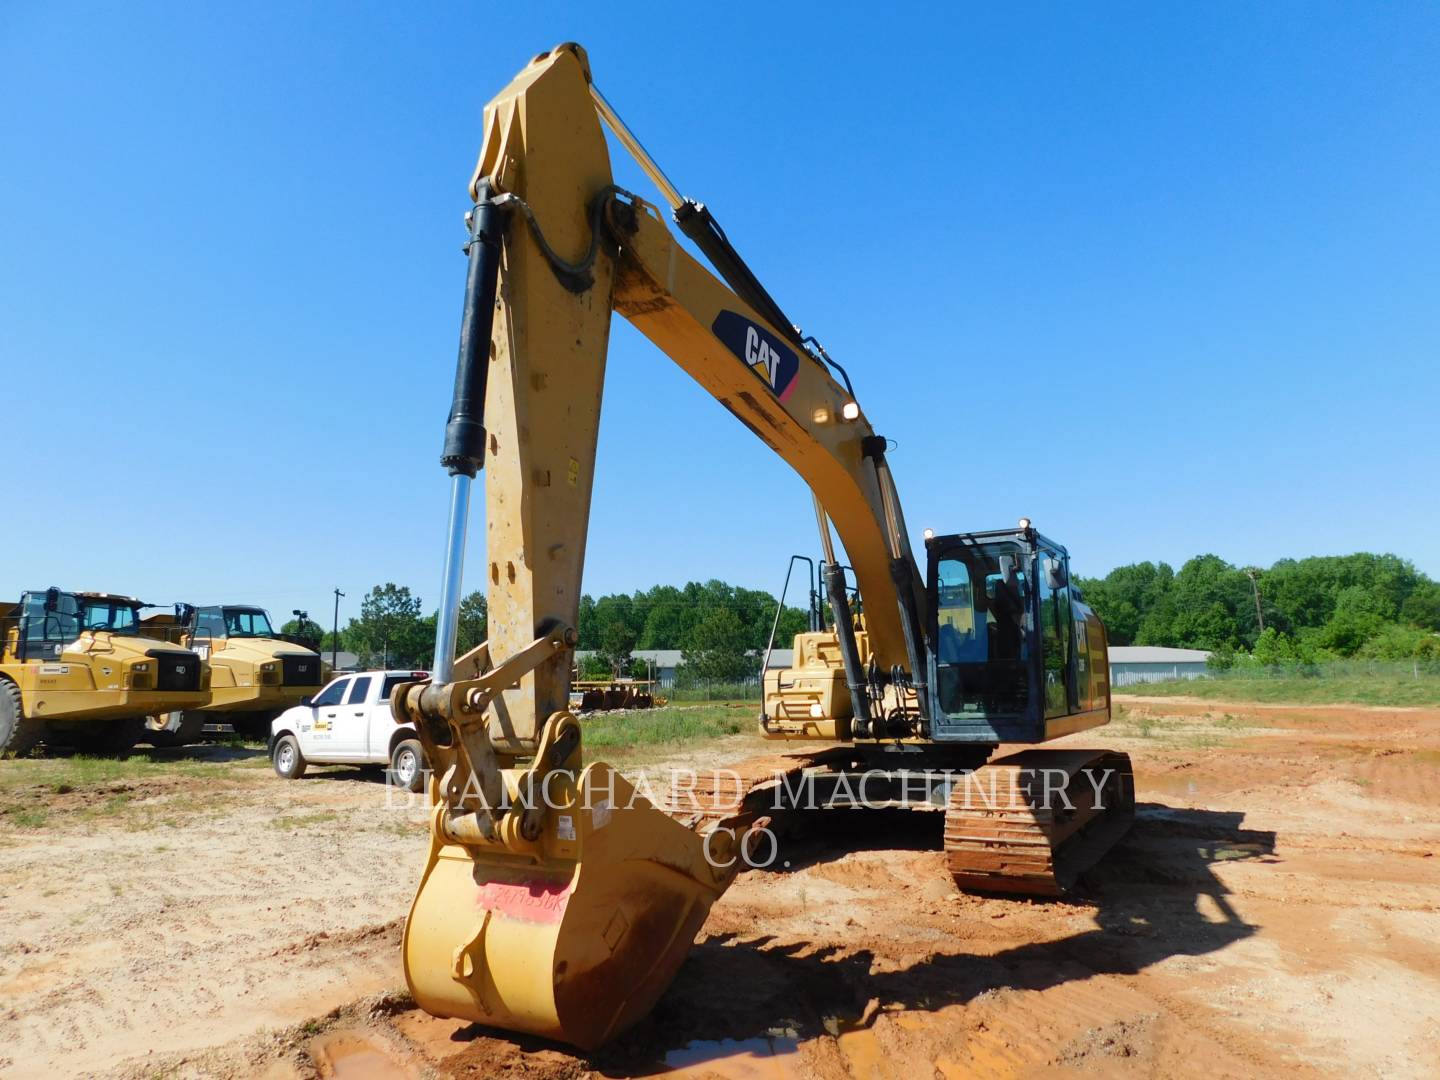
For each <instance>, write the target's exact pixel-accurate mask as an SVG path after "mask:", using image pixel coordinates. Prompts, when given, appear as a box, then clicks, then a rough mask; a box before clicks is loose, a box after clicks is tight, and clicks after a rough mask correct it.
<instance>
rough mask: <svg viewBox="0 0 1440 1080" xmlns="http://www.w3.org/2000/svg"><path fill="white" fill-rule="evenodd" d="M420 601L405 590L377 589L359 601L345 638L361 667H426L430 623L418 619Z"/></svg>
mask: <svg viewBox="0 0 1440 1080" xmlns="http://www.w3.org/2000/svg"><path fill="white" fill-rule="evenodd" d="M420 608H421V605H420V598H419V597H418V596H411V595H410V590H409V588H407V587H406V586H403V585H396V584H395V583H393V582H386V583H385V584H384V585H376V586H375V587H374V588H373V589H371V590H370V592H369V593H368V594H366V596H365V598H364V599H363V600H361V601H360V617H359V618H358V619H352V620H351V621H350V625H349V626H348V627H347V628H346V637H347V640H348V642H349V644H350V647H351V649H353V650H354V651H355V652H356V653H357V654H358V655H359V657H360V663H361V665H362V666H364V667H380V666H382V665H387V664H388V665H390V666H392V667H415V666H418V665H420V664H429V663H430V659H431V653H432V652H433V651H434V645H435V636H434V634H435V628H434V622H433V620H432V619H426V618H423V617H422V616H421V615H420Z"/></svg>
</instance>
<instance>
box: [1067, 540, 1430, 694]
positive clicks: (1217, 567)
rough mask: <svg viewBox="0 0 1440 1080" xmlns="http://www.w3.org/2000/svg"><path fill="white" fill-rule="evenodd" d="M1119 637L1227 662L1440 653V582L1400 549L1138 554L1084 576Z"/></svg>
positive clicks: (1114, 639) (1087, 590)
mask: <svg viewBox="0 0 1440 1080" xmlns="http://www.w3.org/2000/svg"><path fill="white" fill-rule="evenodd" d="M1076 584H1077V585H1079V586H1080V588H1081V589H1082V591H1083V592H1084V595H1085V599H1086V601H1087V602H1089V603H1090V604H1091V605H1092V606H1093V607H1094V608H1095V610H1096V611H1097V612H1098V613H1099V614H1100V617H1101V618H1102V619H1104V620H1105V625H1106V627H1107V628H1108V630H1109V633H1110V642H1111V644H1113V645H1169V646H1176V647H1181V648H1194V649H1209V650H1212V651H1214V652H1215V653H1216V654H1217V657H1216V662H1217V664H1218V665H1220V666H1223V665H1225V664H1226V663H1227V662H1229V660H1230V658H1232V657H1235V656H1237V655H1241V654H1244V655H1246V656H1249V657H1251V658H1253V660H1254V661H1255V662H1258V663H1262V664H1281V663H1287V662H1300V663H1318V662H1321V661H1323V660H1326V659H1329V658H1339V657H1362V658H1373V659H1381V660H1401V659H1410V658H1412V657H1413V658H1428V659H1434V658H1440V637H1437V636H1436V632H1437V631H1440V584H1437V583H1436V582H1434V581H1432V580H1431V579H1430V578H1429V577H1427V576H1426V575H1425V574H1422V573H1420V572H1419V571H1418V570H1416V569H1415V566H1414V564H1412V563H1411V562H1410V561H1409V560H1406V559H1402V558H1400V557H1399V556H1397V555H1373V554H1370V553H1369V552H1358V553H1356V554H1354V555H1327V556H1313V557H1311V558H1307V559H1281V560H1280V561H1279V562H1277V563H1275V564H1274V565H1273V566H1271V567H1269V568H1268V569H1261V568H1259V567H1253V566H1252V567H1237V566H1232V565H1231V564H1230V563H1228V562H1226V561H1225V560H1224V559H1222V558H1220V557H1219V556H1217V555H1199V556H1197V557H1195V558H1193V559H1190V560H1189V561H1188V562H1186V563H1185V564H1184V565H1183V566H1181V567H1180V569H1179V571H1178V572H1177V571H1175V570H1173V569H1172V568H1171V567H1170V566H1169V565H1167V564H1166V563H1163V562H1162V563H1152V562H1143V563H1134V564H1132V565H1129V566H1121V567H1117V568H1116V569H1114V570H1112V571H1110V573H1109V574H1107V575H1105V577H1103V578H1078V577H1077V579H1076Z"/></svg>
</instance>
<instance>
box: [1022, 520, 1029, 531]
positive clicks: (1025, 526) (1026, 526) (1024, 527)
mask: <svg viewBox="0 0 1440 1080" xmlns="http://www.w3.org/2000/svg"><path fill="white" fill-rule="evenodd" d="M1029 528H1030V519H1029V518H1021V519H1020V531H1021V532H1025V531H1027V530H1028V529H1029Z"/></svg>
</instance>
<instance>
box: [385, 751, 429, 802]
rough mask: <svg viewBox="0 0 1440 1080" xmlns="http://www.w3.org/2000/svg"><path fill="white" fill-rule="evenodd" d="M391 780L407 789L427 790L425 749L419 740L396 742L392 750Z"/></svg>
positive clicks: (397, 785)
mask: <svg viewBox="0 0 1440 1080" xmlns="http://www.w3.org/2000/svg"><path fill="white" fill-rule="evenodd" d="M390 782H391V783H392V784H394V785H395V786H396V787H398V788H401V789H403V790H405V791H423V790H425V751H424V749H423V748H421V746H420V743H419V742H418V741H417V740H415V739H406V740H405V741H404V742H400V743H396V744H395V749H394V750H392V751H391V752H390Z"/></svg>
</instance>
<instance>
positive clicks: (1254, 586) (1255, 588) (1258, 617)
mask: <svg viewBox="0 0 1440 1080" xmlns="http://www.w3.org/2000/svg"><path fill="white" fill-rule="evenodd" d="M1258 573H1259V571H1258V570H1256V569H1255V567H1253V566H1247V567H1246V568H1245V576H1246V577H1248V578H1249V579H1250V589H1251V591H1252V592H1254V593H1255V621H1256V622H1258V623H1259V624H1260V633H1262V634H1263V633H1264V632H1265V612H1263V611H1262V610H1260V583H1259V582H1257V581H1256V580H1255V575H1256V574H1258Z"/></svg>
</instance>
